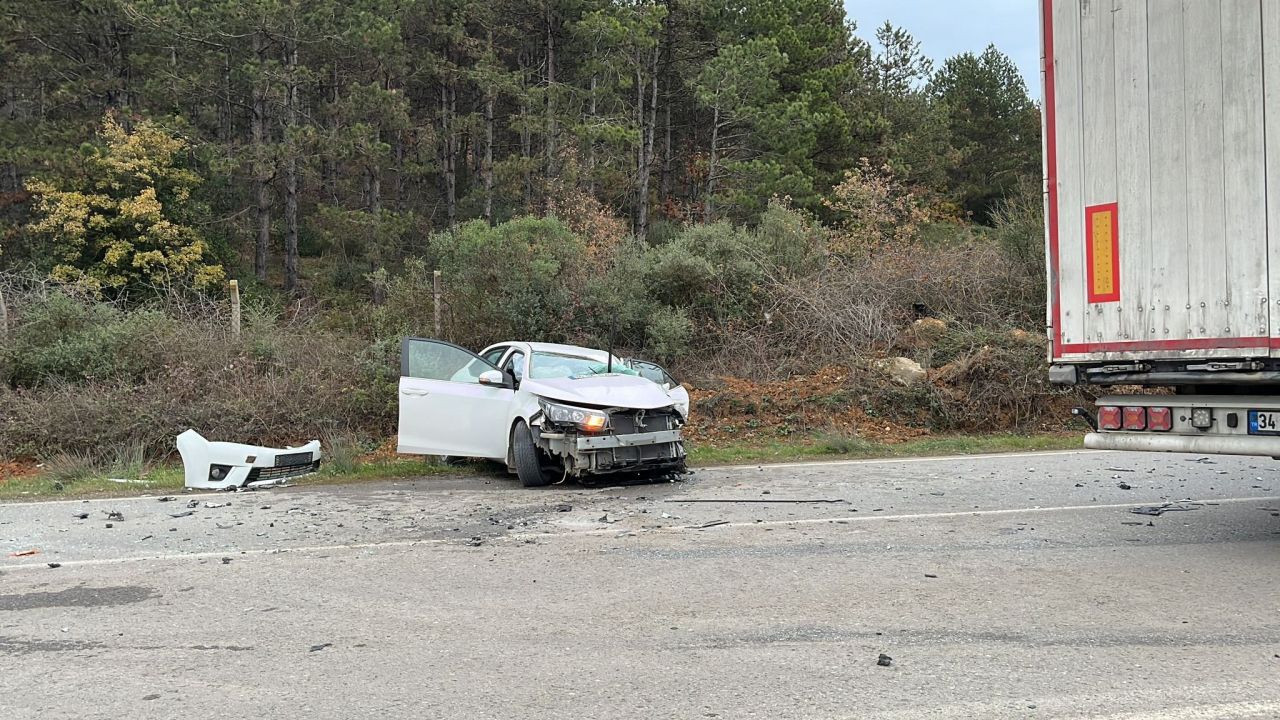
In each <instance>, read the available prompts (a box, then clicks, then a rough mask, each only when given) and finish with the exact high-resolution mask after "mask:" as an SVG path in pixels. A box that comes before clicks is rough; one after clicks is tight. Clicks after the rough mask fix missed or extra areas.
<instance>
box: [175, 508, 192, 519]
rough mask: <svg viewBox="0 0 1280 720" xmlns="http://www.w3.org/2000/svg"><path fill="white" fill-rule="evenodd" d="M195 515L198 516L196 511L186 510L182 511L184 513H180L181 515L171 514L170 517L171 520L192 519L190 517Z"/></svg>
mask: <svg viewBox="0 0 1280 720" xmlns="http://www.w3.org/2000/svg"><path fill="white" fill-rule="evenodd" d="M195 514H196V511H195V510H184V511H182V512H180V513H169V517H171V518H184V517H190V516H192V515H195Z"/></svg>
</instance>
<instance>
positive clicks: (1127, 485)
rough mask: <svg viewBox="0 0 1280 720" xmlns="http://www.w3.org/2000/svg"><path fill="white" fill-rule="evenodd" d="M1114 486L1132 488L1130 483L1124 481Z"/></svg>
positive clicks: (1124, 488) (1122, 488)
mask: <svg viewBox="0 0 1280 720" xmlns="http://www.w3.org/2000/svg"><path fill="white" fill-rule="evenodd" d="M1116 487H1118V488H1120V489H1121V490H1132V489H1133V486H1132V485H1130V484H1129V483H1126V482H1122V483H1120V484H1119V485H1117V486H1116Z"/></svg>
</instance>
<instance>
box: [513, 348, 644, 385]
mask: <svg viewBox="0 0 1280 720" xmlns="http://www.w3.org/2000/svg"><path fill="white" fill-rule="evenodd" d="M608 370H609V368H608V366H606V365H605V363H602V362H600V361H599V360H594V359H592V358H584V357H578V356H576V355H561V354H560V353H549V352H535V353H534V354H533V355H532V357H530V358H529V377H531V378H533V379H535V380H557V379H561V378H571V379H577V378H584V377H591V376H592V375H604V374H605V373H606V372H608ZM613 372H614V373H615V374H620V375H638V374H639V373H637V372H636V371H635V370H632V369H631V368H629V367H627V366H626V365H623V364H622V361H621V360H619V359H617V358H614V360H613Z"/></svg>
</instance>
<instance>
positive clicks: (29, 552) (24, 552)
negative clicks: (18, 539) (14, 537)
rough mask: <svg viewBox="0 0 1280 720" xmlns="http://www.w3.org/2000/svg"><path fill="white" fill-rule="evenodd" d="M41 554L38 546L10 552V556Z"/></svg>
mask: <svg viewBox="0 0 1280 720" xmlns="http://www.w3.org/2000/svg"><path fill="white" fill-rule="evenodd" d="M39 554H40V550H38V549H37V548H31V549H30V550H19V551H17V552H11V553H9V557H27V556H29V555H39Z"/></svg>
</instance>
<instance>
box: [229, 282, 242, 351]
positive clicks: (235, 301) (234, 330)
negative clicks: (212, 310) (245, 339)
mask: <svg viewBox="0 0 1280 720" xmlns="http://www.w3.org/2000/svg"><path fill="white" fill-rule="evenodd" d="M230 285H231V334H232V335H235V336H236V337H240V283H239V281H237V280H232V281H231V283H230Z"/></svg>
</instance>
